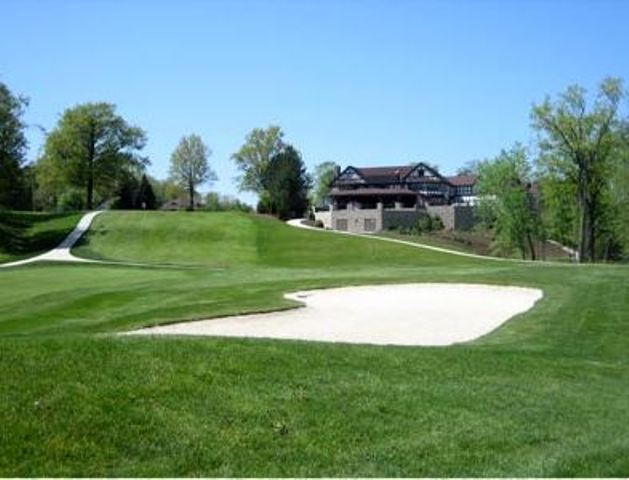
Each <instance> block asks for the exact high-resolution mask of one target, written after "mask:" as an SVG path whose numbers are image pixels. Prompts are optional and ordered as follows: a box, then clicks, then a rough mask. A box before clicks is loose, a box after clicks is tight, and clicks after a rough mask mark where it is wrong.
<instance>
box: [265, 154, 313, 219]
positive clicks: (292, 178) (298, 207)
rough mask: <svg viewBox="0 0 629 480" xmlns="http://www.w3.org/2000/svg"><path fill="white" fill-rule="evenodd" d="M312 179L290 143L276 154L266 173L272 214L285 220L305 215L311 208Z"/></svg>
mask: <svg viewBox="0 0 629 480" xmlns="http://www.w3.org/2000/svg"><path fill="white" fill-rule="evenodd" d="M310 184H311V180H310V177H309V176H308V174H307V172H306V167H305V165H304V162H303V160H302V158H301V155H300V153H299V152H298V151H297V150H295V149H294V148H293V147H292V146H290V145H288V146H286V148H284V149H283V151H281V152H280V153H278V154H276V155H274V156H273V157H272V158H271V161H270V163H269V165H268V168H266V169H265V171H264V173H263V175H262V185H263V187H264V190H265V192H267V195H268V197H266V198H264V199H263V200H261V201H262V202H268V205H267V207H268V210H269V211H270V213H271V214H274V215H277V216H278V217H279V218H281V219H284V220H285V219H288V218H297V217H301V216H302V215H303V214H304V212H305V211H306V210H307V209H308V189H309V188H310Z"/></svg>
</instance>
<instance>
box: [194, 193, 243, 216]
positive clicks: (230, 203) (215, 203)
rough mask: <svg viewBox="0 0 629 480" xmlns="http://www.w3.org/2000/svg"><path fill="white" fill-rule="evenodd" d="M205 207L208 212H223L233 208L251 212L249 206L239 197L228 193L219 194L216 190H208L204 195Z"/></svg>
mask: <svg viewBox="0 0 629 480" xmlns="http://www.w3.org/2000/svg"><path fill="white" fill-rule="evenodd" d="M205 209H206V210H209V211H210V212H224V211H230V210H235V211H239V212H251V207H250V206H249V205H247V204H246V203H244V202H241V201H240V200H239V199H237V198H234V197H230V196H228V195H220V194H218V193H216V192H208V193H207V195H206V196H205Z"/></svg>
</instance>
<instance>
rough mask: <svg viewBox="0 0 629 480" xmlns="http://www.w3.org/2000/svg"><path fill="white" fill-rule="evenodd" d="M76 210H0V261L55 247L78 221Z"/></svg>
mask: <svg viewBox="0 0 629 480" xmlns="http://www.w3.org/2000/svg"><path fill="white" fill-rule="evenodd" d="M80 217H81V216H80V214H78V213H57V214H50V213H33V212H2V211H0V263H4V262H10V261H14V260H19V259H21V258H26V257H30V256H33V255H37V254H39V253H43V252H45V251H47V250H50V249H51V248H54V247H56V246H57V245H58V244H59V243H61V241H62V240H63V239H64V238H65V236H66V235H67V234H68V233H70V232H71V231H72V229H73V228H74V227H75V225H76V224H77V222H78V221H79V218H80Z"/></svg>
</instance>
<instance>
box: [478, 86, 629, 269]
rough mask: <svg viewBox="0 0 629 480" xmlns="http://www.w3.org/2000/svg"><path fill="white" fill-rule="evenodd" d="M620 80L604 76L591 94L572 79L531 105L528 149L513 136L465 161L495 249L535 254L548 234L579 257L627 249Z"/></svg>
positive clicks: (627, 163)
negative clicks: (495, 151)
mask: <svg viewBox="0 0 629 480" xmlns="http://www.w3.org/2000/svg"><path fill="white" fill-rule="evenodd" d="M625 98H626V91H625V90H624V88H623V82H622V80H621V79H619V78H607V79H605V80H604V81H603V82H601V84H600V85H599V87H598V90H597V92H596V93H595V95H593V96H589V95H588V92H587V91H586V90H585V89H584V88H582V87H580V86H571V87H569V88H567V89H566V90H565V91H564V92H563V93H561V94H560V95H558V96H557V97H556V98H554V99H553V98H550V97H547V98H546V99H545V100H544V101H543V102H542V103H539V104H535V105H534V106H533V108H532V111H531V126H532V128H533V131H534V132H535V134H536V144H535V146H534V147H533V148H528V149H527V148H525V147H524V146H523V145H522V144H520V143H516V144H515V145H514V146H512V147H511V148H509V149H506V150H503V151H502V152H501V153H500V154H499V155H498V156H497V157H495V158H493V159H488V160H484V161H481V162H476V163H474V164H472V165H468V168H467V169H466V170H467V171H471V172H473V173H476V174H477V175H478V184H477V193H478V195H479V197H480V203H479V208H478V214H479V217H480V219H481V221H482V222H483V224H485V225H486V226H489V227H490V228H491V229H492V231H493V234H494V241H495V244H496V247H497V249H498V250H499V251H500V252H502V253H506V254H509V253H512V252H515V251H517V252H519V253H520V254H521V256H522V257H523V258H531V259H536V256H537V255H538V249H536V245H539V244H540V243H542V244H543V243H544V242H546V241H547V240H554V241H556V242H559V243H560V244H562V245H564V246H567V247H571V248H573V249H574V250H575V252H576V255H575V256H576V258H577V259H578V260H579V261H580V262H594V261H600V260H617V259H621V258H623V257H626V256H627V255H628V254H629V203H628V202H629V118H628V117H627V116H626V114H624V115H623V112H622V109H621V106H622V101H623V99H625Z"/></svg>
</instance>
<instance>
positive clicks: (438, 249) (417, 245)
mask: <svg viewBox="0 0 629 480" xmlns="http://www.w3.org/2000/svg"><path fill="white" fill-rule="evenodd" d="M286 223H287V224H288V225H290V226H291V227H297V228H305V229H306V230H314V231H317V232H329V233H337V234H339V235H351V236H354V237H363V238H370V239H373V240H381V241H383V242H391V243H398V244H400V245H408V246H409V247H415V248H423V249H425V250H432V251H433V252H441V253H449V254H451V255H459V256H461V257H470V258H480V259H482V260H496V261H499V262H527V260H518V259H517V258H503V257H492V256H489V255H477V254H475V253H466V252H459V251H458V250H450V249H448V248H441V247H433V246H431V245H426V244H424V243H417V242H408V241H406V240H398V239H396V238H386V237H379V236H377V235H370V234H368V233H364V234H363V233H351V232H342V231H339V230H327V229H323V228H318V227H311V226H310V225H306V224H305V223H304V219H303V218H296V219H293V220H288V221H287V222H286ZM538 263H540V262H538ZM546 263H549V262H546Z"/></svg>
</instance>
